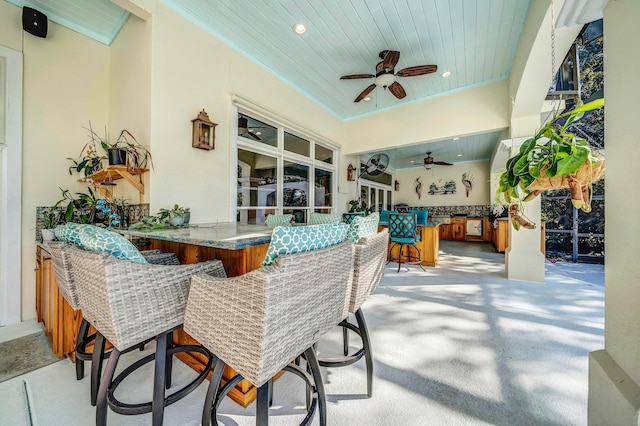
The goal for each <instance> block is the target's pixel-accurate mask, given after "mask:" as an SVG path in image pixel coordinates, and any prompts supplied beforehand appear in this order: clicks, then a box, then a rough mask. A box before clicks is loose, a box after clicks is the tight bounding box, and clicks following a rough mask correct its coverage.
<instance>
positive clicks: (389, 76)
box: [340, 50, 438, 102]
mask: <svg viewBox="0 0 640 426" xmlns="http://www.w3.org/2000/svg"><path fill="white" fill-rule="evenodd" d="M378 56H379V57H380V59H382V61H381V62H378V65H376V73H375V74H352V75H343V76H342V77H340V80H354V79H358V78H375V81H374V83H373V84H371V85H370V86H368V87H367V88H366V89H364V90H363V91H362V92H361V93H360V94H359V95H358V96H357V97H356V98H355V100H354V101H353V102H360V101H361V100H363V99H364V98H366V97H367V95H368V94H369V93H371V92H372V91H373V89H375V88H376V86H377V87H382V88H383V89H389V92H391V94H392V95H393V96H395V97H396V98H398V99H402V98H404V97H405V96H407V92H405V90H404V87H402V85H401V84H400V83H398V82H397V81H396V77H415V76H419V75H425V74H431V73H434V72H436V71H437V70H438V67H437V66H436V65H416V66H413V67H407V68H403V69H401V70H400V71H398V72H394V68H395V67H396V65H397V63H398V60H399V59H400V52H398V51H397V50H383V51H382V52H380V53H379V55H378Z"/></svg>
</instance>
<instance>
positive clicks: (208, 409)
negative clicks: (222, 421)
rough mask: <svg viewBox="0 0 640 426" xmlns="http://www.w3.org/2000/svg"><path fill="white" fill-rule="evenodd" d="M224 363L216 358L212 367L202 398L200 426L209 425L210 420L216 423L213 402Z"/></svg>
mask: <svg viewBox="0 0 640 426" xmlns="http://www.w3.org/2000/svg"><path fill="white" fill-rule="evenodd" d="M224 365H225V364H224V361H222V360H221V359H218V360H216V363H215V365H214V367H213V373H212V374H211V381H210V382H209V387H208V388H207V396H206V397H205V399H204V406H203V407H202V420H201V426H210V425H211V421H212V420H213V422H214V423H215V424H217V419H216V407H215V405H214V402H215V399H216V395H217V394H218V389H220V381H221V380H222V370H224Z"/></svg>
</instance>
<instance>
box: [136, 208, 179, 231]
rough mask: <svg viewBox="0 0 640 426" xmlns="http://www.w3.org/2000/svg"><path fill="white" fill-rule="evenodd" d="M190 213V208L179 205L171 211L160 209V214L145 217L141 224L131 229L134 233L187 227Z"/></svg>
mask: <svg viewBox="0 0 640 426" xmlns="http://www.w3.org/2000/svg"><path fill="white" fill-rule="evenodd" d="M189 213H190V208H189V207H181V206H179V205H178V204H174V205H173V208H171V209H160V210H159V211H158V213H156V214H155V215H153V216H145V217H143V218H142V220H141V221H140V222H138V223H134V224H133V225H131V226H130V227H129V229H131V230H132V231H151V230H155V229H164V228H173V227H179V226H184V225H186V222H184V217H185V216H186V215H187V214H189ZM178 219H180V220H178Z"/></svg>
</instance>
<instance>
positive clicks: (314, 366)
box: [202, 348, 327, 426]
mask: <svg viewBox="0 0 640 426" xmlns="http://www.w3.org/2000/svg"><path fill="white" fill-rule="evenodd" d="M214 356H215V355H214ZM303 356H304V357H305V358H306V359H307V364H308V368H309V369H310V370H311V371H310V372H309V371H307V370H306V369H303V368H302V367H300V366H299V365H296V364H288V365H286V366H285V367H284V368H283V370H284V371H286V372H289V373H293V374H295V375H297V376H298V377H300V378H301V379H302V380H304V381H305V384H306V387H307V389H309V390H310V391H311V400H310V401H308V403H307V415H306V416H305V418H304V419H303V420H302V422H300V425H301V426H306V425H310V424H311V421H312V420H313V417H314V415H315V412H316V410H317V409H318V408H319V409H320V425H322V426H324V425H326V411H327V407H326V398H325V395H324V385H323V383H322V377H321V375H320V368H319V365H318V360H317V358H316V357H315V351H314V349H313V348H309V349H307V350H306V351H305V352H304V354H303ZM225 365H226V364H225V363H224V361H222V360H219V359H218V360H217V361H216V363H215V366H214V369H213V374H212V376H211V382H210V384H209V389H208V390H207V396H206V399H205V405H204V409H203V413H202V425H203V426H208V425H210V424H217V411H218V408H219V406H220V403H221V401H222V400H223V399H224V397H225V396H226V395H227V394H228V393H229V392H230V391H231V389H233V387H234V386H235V385H237V384H238V383H240V381H241V380H242V379H243V377H242V376H241V375H240V374H236V375H235V376H233V377H232V378H231V379H230V380H229V381H228V382H226V383H225V385H224V386H222V387H220V381H221V379H222V370H223V369H224V367H225ZM272 386H273V380H269V381H267V382H266V383H264V384H263V385H261V386H260V387H258V390H257V401H256V424H260V425H263V424H268V418H269V406H270V405H271V387H272ZM208 407H210V411H209V409H208Z"/></svg>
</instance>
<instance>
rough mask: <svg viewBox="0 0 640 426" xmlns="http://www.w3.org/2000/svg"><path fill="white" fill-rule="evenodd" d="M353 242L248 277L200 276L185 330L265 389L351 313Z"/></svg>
mask: <svg viewBox="0 0 640 426" xmlns="http://www.w3.org/2000/svg"><path fill="white" fill-rule="evenodd" d="M352 278H353V245H352V243H351V242H350V241H345V242H343V243H340V244H337V245H335V246H331V247H328V248H325V249H321V250H315V251H308V252H304V253H296V254H290V255H282V256H279V257H278V258H277V260H276V262H275V263H274V264H273V265H271V266H265V267H262V268H260V269H257V270H255V271H252V272H249V273H247V274H245V275H242V276H239V277H235V278H227V279H216V278H212V277H209V276H204V275H198V276H194V277H193V282H192V284H191V291H190V293H189V301H188V303H187V311H186V314H185V321H184V330H185V331H186V332H187V333H189V334H190V335H191V336H193V337H194V338H195V339H197V340H198V341H199V342H200V343H201V344H202V345H203V346H205V347H206V348H207V349H209V350H210V351H211V352H213V353H214V354H215V355H216V356H217V357H219V358H220V359H221V360H222V361H224V362H225V363H226V364H228V365H229V366H231V367H232V368H233V369H234V370H236V371H237V372H238V373H240V374H241V375H242V376H243V377H244V378H245V379H247V380H249V381H250V382H251V383H252V384H254V385H255V386H257V387H259V386H261V385H262V384H264V383H265V382H266V381H268V380H269V379H270V378H271V377H273V376H274V375H275V374H276V373H277V372H278V371H280V370H281V369H282V368H283V367H284V366H286V365H287V364H288V363H289V362H291V360H292V359H294V358H295V357H297V356H298V355H300V354H302V352H304V351H305V350H306V349H307V348H309V347H310V346H311V345H313V344H314V343H315V342H317V341H318V339H319V338H320V336H322V335H323V334H324V333H326V332H327V331H328V330H329V329H331V328H332V327H334V326H335V325H337V324H338V323H340V321H341V320H342V319H344V318H345V317H346V316H347V315H348V308H349V300H350V295H351V286H352Z"/></svg>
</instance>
